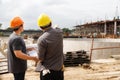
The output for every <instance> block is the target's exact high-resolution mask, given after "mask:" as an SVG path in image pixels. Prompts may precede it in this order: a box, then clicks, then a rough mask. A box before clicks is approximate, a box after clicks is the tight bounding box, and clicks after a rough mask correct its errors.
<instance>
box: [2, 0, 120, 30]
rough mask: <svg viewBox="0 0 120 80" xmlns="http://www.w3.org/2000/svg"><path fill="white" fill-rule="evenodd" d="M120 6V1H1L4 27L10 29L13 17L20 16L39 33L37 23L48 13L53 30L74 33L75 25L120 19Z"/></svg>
mask: <svg viewBox="0 0 120 80" xmlns="http://www.w3.org/2000/svg"><path fill="white" fill-rule="evenodd" d="M119 5H120V0H0V23H2V26H1V28H2V29H6V28H8V27H9V24H10V20H11V19H12V18H13V17H15V16H20V17H21V18H22V19H23V20H24V28H25V29H39V27H38V26H37V19H38V17H39V15H40V14H41V13H46V14H47V15H48V16H50V18H51V19H52V24H53V26H55V25H58V26H59V27H60V28H69V29H73V28H74V26H75V25H81V24H84V23H87V22H88V23H89V22H95V21H101V20H105V19H108V20H112V19H113V18H114V17H115V15H116V14H117V15H119V16H120V6H119ZM116 7H118V9H117V8H116Z"/></svg>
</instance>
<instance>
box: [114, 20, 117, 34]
mask: <svg viewBox="0 0 120 80" xmlns="http://www.w3.org/2000/svg"><path fill="white" fill-rule="evenodd" d="M116 31H117V21H116V20H115V21H114V35H116Z"/></svg>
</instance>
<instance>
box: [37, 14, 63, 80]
mask: <svg viewBox="0 0 120 80" xmlns="http://www.w3.org/2000/svg"><path fill="white" fill-rule="evenodd" d="M37 23H38V26H39V27H40V28H41V29H42V30H43V31H44V33H43V34H42V35H41V36H40V37H39V39H38V41H37V44H38V58H39V59H40V63H38V65H37V71H40V80H64V74H63V71H62V66H63V37H62V30H61V29H53V28H52V21H51V19H50V17H49V16H48V15H46V14H44V13H43V14H41V15H40V16H39V18H38V21H37ZM41 64H42V65H43V66H44V67H45V68H41V67H40V65H41Z"/></svg>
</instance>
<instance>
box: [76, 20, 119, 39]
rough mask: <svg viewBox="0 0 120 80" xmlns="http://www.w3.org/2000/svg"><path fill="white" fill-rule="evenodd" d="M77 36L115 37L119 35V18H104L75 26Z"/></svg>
mask: <svg viewBox="0 0 120 80" xmlns="http://www.w3.org/2000/svg"><path fill="white" fill-rule="evenodd" d="M75 33H76V35H77V36H79V37H88V38H90V37H96V38H106V37H110V38H117V37H119V36H120V19H114V20H105V21H97V22H91V23H86V24H83V25H77V26H75Z"/></svg>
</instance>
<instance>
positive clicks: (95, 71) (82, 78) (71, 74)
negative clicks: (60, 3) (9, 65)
mask: <svg viewBox="0 0 120 80" xmlns="http://www.w3.org/2000/svg"><path fill="white" fill-rule="evenodd" d="M64 77H65V79H64V80H120V60H115V59H102V60H96V61H94V62H92V63H91V64H90V66H89V65H86V64H85V65H84V66H76V67H65V71H64ZM0 80H13V76H12V74H10V73H7V74H2V75H0ZM25 80H40V79H39V73H38V72H35V67H29V68H28V70H27V72H26V75H25Z"/></svg>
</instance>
